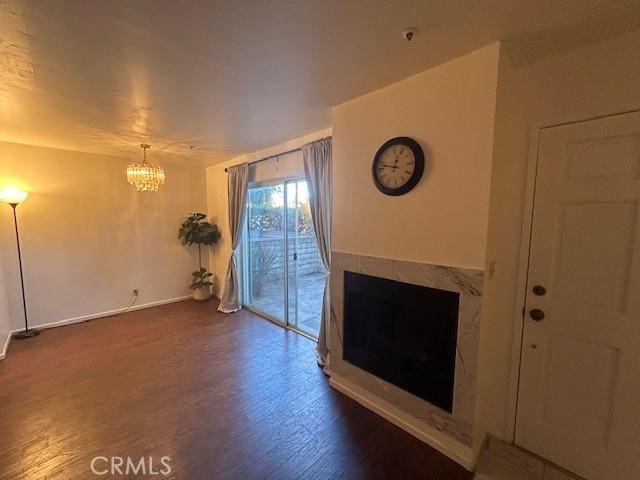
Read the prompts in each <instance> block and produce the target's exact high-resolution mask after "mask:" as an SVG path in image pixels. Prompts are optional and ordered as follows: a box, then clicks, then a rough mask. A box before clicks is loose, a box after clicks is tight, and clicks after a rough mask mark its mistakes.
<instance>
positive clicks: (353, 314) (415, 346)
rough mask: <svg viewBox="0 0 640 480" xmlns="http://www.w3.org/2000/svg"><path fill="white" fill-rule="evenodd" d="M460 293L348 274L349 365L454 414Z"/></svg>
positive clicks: (346, 345)
mask: <svg viewBox="0 0 640 480" xmlns="http://www.w3.org/2000/svg"><path fill="white" fill-rule="evenodd" d="M459 301H460V295H459V294H458V293H456V292H449V291H446V290H439V289H435V288H428V287H421V286H418V285H412V284H408V283H402V282H396V281H394V280H387V279H384V278H378V277H371V276H368V275H362V274H359V273H353V272H345V273H344V351H343V357H344V359H345V360H346V361H347V362H349V363H351V364H353V365H356V366H357V367H360V368H362V369H364V370H366V371H367V372H369V373H372V374H373V375H376V376H377V377H380V378H382V379H383V380H386V381H388V382H390V383H392V384H394V385H396V386H397V387H400V388H402V389H403V390H406V391H408V392H410V393H412V394H414V395H416V396H418V397H420V398H422V399H424V400H427V401H428V402H430V403H432V404H434V405H437V406H438V407H440V408H442V409H444V410H446V411H448V412H451V411H452V408H453V385H454V375H455V361H456V337H457V332H458V304H459Z"/></svg>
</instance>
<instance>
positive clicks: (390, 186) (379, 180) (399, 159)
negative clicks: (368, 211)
mask: <svg viewBox="0 0 640 480" xmlns="http://www.w3.org/2000/svg"><path fill="white" fill-rule="evenodd" d="M372 170H373V172H372V173H373V183H374V184H375V186H376V187H377V188H378V190H380V191H381V192H382V193H384V194H386V195H394V196H397V195H403V194H405V193H407V192H409V191H411V190H412V189H413V187H415V186H416V185H417V184H418V182H419V181H420V178H421V177H422V173H423V172H424V153H423V151H422V148H420V145H419V144H418V143H417V142H416V141H415V140H413V139H411V138H408V137H398V138H392V139H391V140H389V141H388V142H386V143H385V144H384V145H382V147H380V149H379V150H378V152H377V153H376V156H375V157H374V159H373V165H372Z"/></svg>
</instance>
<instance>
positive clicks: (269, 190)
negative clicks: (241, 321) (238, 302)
mask: <svg viewBox="0 0 640 480" xmlns="http://www.w3.org/2000/svg"><path fill="white" fill-rule="evenodd" d="M247 203H248V205H247V209H248V210H247V227H246V232H245V235H244V237H243V238H244V243H243V246H244V251H245V254H244V261H245V265H244V268H243V272H244V274H245V281H244V303H245V304H246V305H247V306H248V307H249V308H251V309H253V310H255V311H257V312H258V313H260V314H262V315H264V316H266V317H267V318H269V319H271V320H273V321H275V322H278V323H280V324H282V325H286V326H289V327H291V328H293V329H295V330H299V331H301V332H303V333H305V334H307V335H311V336H313V337H316V336H317V335H318V330H319V327H320V316H321V310H322V294H323V290H324V278H325V270H324V267H323V265H322V260H321V259H320V253H319V251H318V247H317V244H316V239H315V234H314V231H313V223H312V221H311V210H310V206H309V194H308V190H307V183H306V181H304V180H291V181H286V182H282V183H278V184H275V185H255V186H252V187H250V188H249V197H248V202H247Z"/></svg>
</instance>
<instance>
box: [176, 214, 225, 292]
mask: <svg viewBox="0 0 640 480" xmlns="http://www.w3.org/2000/svg"><path fill="white" fill-rule="evenodd" d="M178 238H179V239H180V240H182V244H183V245H194V244H195V245H198V267H199V268H198V270H196V271H195V272H193V273H192V276H193V279H192V280H193V281H192V282H191V285H189V288H190V289H191V290H193V298H194V300H198V301H202V300H208V299H209V298H210V297H211V286H212V285H213V282H212V281H211V277H212V276H213V274H212V273H209V272H207V269H206V268H204V267H203V266H202V246H203V245H205V246H210V245H213V244H215V243H216V242H217V241H218V240H219V239H220V230H219V229H218V226H217V225H214V224H211V223H209V222H208V221H207V216H206V215H205V214H204V213H192V214H191V215H189V216H188V217H187V218H186V219H185V221H184V222H182V225H180V230H179V231H178Z"/></svg>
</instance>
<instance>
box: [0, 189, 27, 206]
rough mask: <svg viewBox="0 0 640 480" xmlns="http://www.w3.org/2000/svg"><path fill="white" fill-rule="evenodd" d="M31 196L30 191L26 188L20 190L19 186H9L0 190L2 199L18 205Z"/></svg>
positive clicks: (0, 199) (0, 198)
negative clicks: (25, 189)
mask: <svg viewBox="0 0 640 480" xmlns="http://www.w3.org/2000/svg"><path fill="white" fill-rule="evenodd" d="M28 196H29V192H25V191H24V190H18V189H17V188H13V187H9V188H5V189H4V190H2V191H0V201H2V202H5V203H8V204H10V205H17V204H18V203H22V202H24V201H25V200H26V199H27V197H28Z"/></svg>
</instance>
